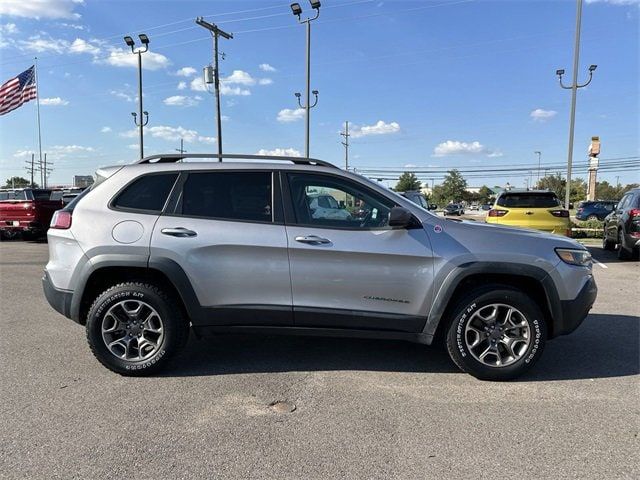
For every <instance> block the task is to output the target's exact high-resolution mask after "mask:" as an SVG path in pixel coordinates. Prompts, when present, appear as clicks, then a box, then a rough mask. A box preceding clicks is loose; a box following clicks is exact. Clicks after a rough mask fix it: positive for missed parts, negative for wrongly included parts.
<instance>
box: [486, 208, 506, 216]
mask: <svg viewBox="0 0 640 480" xmlns="http://www.w3.org/2000/svg"><path fill="white" fill-rule="evenodd" d="M507 211H508V210H495V209H493V208H492V209H491V210H489V216H490V217H504V216H505V215H506V214H507Z"/></svg>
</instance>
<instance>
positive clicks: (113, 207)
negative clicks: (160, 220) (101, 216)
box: [108, 170, 180, 215]
mask: <svg viewBox="0 0 640 480" xmlns="http://www.w3.org/2000/svg"><path fill="white" fill-rule="evenodd" d="M155 175H176V179H175V180H174V182H173V184H172V185H171V188H170V189H169V193H168V194H167V198H166V199H165V202H164V204H163V205H162V209H161V210H149V209H144V208H132V207H118V206H116V204H115V202H116V200H117V199H118V198H119V197H120V195H121V194H122V193H123V192H124V191H125V190H126V189H127V188H129V187H130V186H131V185H133V184H134V183H135V182H137V181H138V180H140V179H141V178H146V177H151V176H155ZM179 180H180V172H176V171H173V170H167V171H161V172H149V173H145V174H142V175H138V176H137V177H135V178H134V179H132V180H130V181H129V182H127V184H126V185H124V186H123V187H122V188H121V189H120V190H118V191H117V192H116V194H115V195H114V196H113V197H111V200H109V205H108V207H109V210H115V211H117V212H131V213H140V214H146V215H162V213H163V212H164V211H165V210H166V208H167V205H168V204H169V199H170V198H171V195H172V194H173V191H174V190H175V188H176V184H177V182H178V181H179Z"/></svg>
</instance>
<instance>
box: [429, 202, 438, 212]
mask: <svg viewBox="0 0 640 480" xmlns="http://www.w3.org/2000/svg"><path fill="white" fill-rule="evenodd" d="M437 209H438V205H436V204H435V203H432V204H430V205H429V210H437Z"/></svg>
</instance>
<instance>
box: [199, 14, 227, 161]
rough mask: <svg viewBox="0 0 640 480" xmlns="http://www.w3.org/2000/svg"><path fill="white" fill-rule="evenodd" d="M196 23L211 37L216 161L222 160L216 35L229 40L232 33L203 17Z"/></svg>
mask: <svg viewBox="0 0 640 480" xmlns="http://www.w3.org/2000/svg"><path fill="white" fill-rule="evenodd" d="M196 24H197V25H200V26H201V27H202V28H206V29H207V30H209V32H210V33H211V37H212V38H213V74H214V82H213V85H214V90H215V97H216V123H217V128H218V155H220V157H218V161H219V162H221V161H222V115H221V114H220V69H219V66H218V37H219V36H220V37H222V38H224V39H226V40H231V39H232V38H233V34H231V33H227V32H225V31H224V30H220V29H219V28H218V27H217V26H216V25H215V24H213V23H209V22H207V21H205V20H204V18H203V17H198V18H196Z"/></svg>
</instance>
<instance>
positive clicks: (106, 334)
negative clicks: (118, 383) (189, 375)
mask: <svg viewBox="0 0 640 480" xmlns="http://www.w3.org/2000/svg"><path fill="white" fill-rule="evenodd" d="M188 333H189V329H188V323H187V321H186V319H185V318H184V315H183V313H182V310H181V308H180V307H179V306H178V305H177V304H176V302H175V300H174V299H173V298H172V297H171V296H170V295H168V294H167V293H165V292H164V291H162V290H161V289H160V288H158V287H156V286H155V285H150V284H146V283H138V282H127V283H121V284H119V285H115V286H113V287H111V288H109V289H107V290H105V291H104V292H103V293H102V294H100V295H99V296H98V297H97V298H96V300H95V301H94V303H93V305H92V306H91V308H90V309H89V314H88V316H87V340H88V342H89V346H90V347H91V351H92V352H93V354H94V355H95V357H96V358H97V359H98V360H99V361H100V363H102V364H103V365H104V366H105V367H107V368H108V369H109V370H112V371H114V372H116V373H119V374H121V375H136V376H142V375H150V374H152V373H155V372H157V371H158V370H160V369H161V368H162V367H163V366H164V365H165V364H166V362H167V361H168V360H169V358H170V357H171V356H172V355H173V354H175V353H176V352H177V351H178V350H179V348H180V347H181V346H182V345H183V344H184V342H185V341H186V338H187V335H188Z"/></svg>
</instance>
